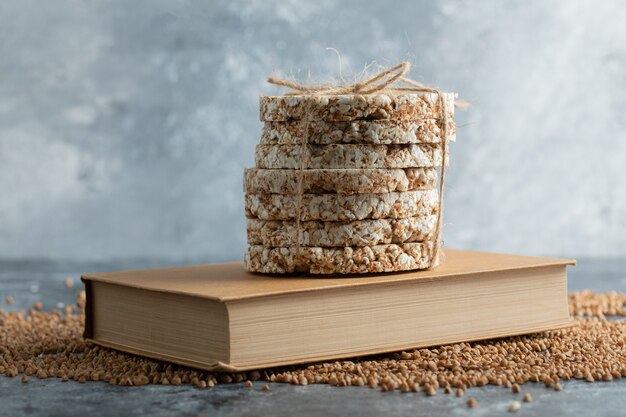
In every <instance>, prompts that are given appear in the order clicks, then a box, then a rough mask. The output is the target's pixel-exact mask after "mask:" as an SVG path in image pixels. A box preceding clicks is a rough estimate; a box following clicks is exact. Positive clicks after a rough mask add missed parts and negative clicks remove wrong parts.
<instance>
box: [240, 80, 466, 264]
mask: <svg viewBox="0 0 626 417" xmlns="http://www.w3.org/2000/svg"><path fill="white" fill-rule="evenodd" d="M441 94H442V97H441V99H442V100H445V101H446V103H445V108H446V109H447V112H448V118H447V119H448V126H447V129H446V131H447V136H448V137H447V140H454V137H455V125H454V122H453V120H452V117H453V111H454V110H453V109H454V97H455V95H454V94H453V93H441ZM442 100H440V98H439V93H413V92H398V93H395V94H390V93H388V92H385V93H376V94H369V95H297V96H262V97H261V98H260V113H261V120H262V121H264V122H265V126H264V128H263V131H262V134H261V142H260V144H259V145H257V148H256V158H255V160H256V167H255V168H250V169H246V170H245V173H244V189H245V209H246V216H247V217H248V220H247V222H248V224H247V231H248V244H249V246H248V250H247V252H246V255H245V262H244V263H245V268H246V269H247V270H248V271H252V272H262V273H277V274H283V273H293V272H306V273H311V274H353V273H370V272H392V271H406V270H413V269H426V268H429V267H431V266H434V265H433V264H432V263H433V250H434V247H435V232H436V226H437V213H438V207H439V195H438V183H437V181H438V167H440V166H441V163H442V140H444V138H442V131H443V129H442V127H443V126H442V123H443V113H442V111H443V109H442V108H443V107H444V106H442ZM305 129H306V132H305ZM298 216H299V217H300V221H299V222H298V221H297V218H298Z"/></svg>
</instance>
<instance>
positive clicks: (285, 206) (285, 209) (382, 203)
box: [245, 189, 439, 221]
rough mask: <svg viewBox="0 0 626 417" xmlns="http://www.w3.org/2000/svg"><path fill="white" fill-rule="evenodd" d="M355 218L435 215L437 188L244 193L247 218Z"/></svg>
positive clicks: (345, 219)
mask: <svg viewBox="0 0 626 417" xmlns="http://www.w3.org/2000/svg"><path fill="white" fill-rule="evenodd" d="M298 204H300V220H303V221H310V220H322V221H354V220H363V219H385V218H388V219H403V218H407V217H416V216H426V215H431V214H435V213H436V212H437V207H438V204H439V195H438V192H437V190H435V189H431V190H420V191H404V192H391V193H380V194H353V195H345V194H303V195H302V198H301V199H300V200H299V199H298V197H297V196H294V195H285V194H265V193H263V194H246V195H245V210H246V216H247V217H249V218H258V219H261V220H292V219H295V218H296V215H297V213H298Z"/></svg>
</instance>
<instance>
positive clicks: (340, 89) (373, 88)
mask: <svg viewBox="0 0 626 417" xmlns="http://www.w3.org/2000/svg"><path fill="white" fill-rule="evenodd" d="M410 69H411V64H410V63H409V62H403V63H401V64H398V65H396V66H395V67H393V68H390V69H388V70H384V71H381V72H379V73H378V74H376V75H374V76H372V77H370V78H368V79H366V80H363V81H357V82H355V83H353V84H349V85H346V86H337V85H328V84H326V85H324V84H320V85H304V84H298V83H296V82H294V81H291V80H287V79H283V78H276V77H268V78H267V82H268V83H270V84H273V85H277V86H280V87H287V88H289V89H291V90H292V91H289V92H287V93H285V94H284V95H286V96H293V95H341V94H373V93H379V92H389V93H394V92H402V91H406V92H429V93H437V94H438V103H439V106H440V110H441V112H442V114H443V115H442V118H441V121H442V127H441V136H442V137H441V168H440V172H439V201H438V204H437V206H438V207H437V222H436V225H435V233H434V244H433V249H432V254H431V255H432V257H431V268H433V267H435V266H437V265H438V264H439V261H440V258H441V257H442V253H441V252H442V251H441V229H442V220H443V192H444V187H445V175H446V158H447V156H448V123H449V116H448V110H449V109H448V101H447V100H445V99H444V97H443V92H442V91H441V90H439V89H437V88H433V87H429V86H426V85H424V84H422V83H419V82H417V81H415V80H411V79H410V78H407V77H405V75H406V74H407V73H408V72H409V70H410ZM398 81H399V82H402V83H404V84H405V85H406V86H395V85H394V84H395V83H396V82H398ZM455 106H456V107H459V108H466V107H467V106H468V103H467V102H456V103H455ZM310 122H311V112H309V111H307V112H306V114H305V117H303V118H302V119H301V121H300V125H301V128H302V136H301V138H302V139H301V141H300V167H299V168H300V169H299V172H298V182H297V194H296V233H295V234H296V256H295V258H296V260H297V262H299V258H300V252H301V246H302V243H301V234H302V233H301V222H302V200H303V195H304V171H305V169H306V165H307V164H306V159H307V158H306V153H307V151H308V142H309V124H310Z"/></svg>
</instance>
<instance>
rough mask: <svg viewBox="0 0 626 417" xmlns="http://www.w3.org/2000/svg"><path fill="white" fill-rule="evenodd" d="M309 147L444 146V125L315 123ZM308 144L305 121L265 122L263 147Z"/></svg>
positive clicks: (451, 131)
mask: <svg viewBox="0 0 626 417" xmlns="http://www.w3.org/2000/svg"><path fill="white" fill-rule="evenodd" d="M306 130H307V132H308V136H307V137H306V143H310V144H314V145H331V144H335V143H357V144H372V145H395V144H404V143H441V135H442V132H441V122H440V121H439V120H436V119H425V120H412V119H409V120H407V119H393V120H353V121H349V122H325V121H322V120H316V121H311V122H309V123H308V124H307V129H306ZM447 136H448V140H450V141H454V140H455V139H456V125H455V123H454V121H453V120H452V119H449V120H448V129H447ZM303 140H304V124H303V123H302V122H301V121H297V120H296V121H293V120H292V121H285V122H265V123H264V125H263V130H262V131H261V142H260V143H261V144H262V145H298V144H301V143H302V142H303Z"/></svg>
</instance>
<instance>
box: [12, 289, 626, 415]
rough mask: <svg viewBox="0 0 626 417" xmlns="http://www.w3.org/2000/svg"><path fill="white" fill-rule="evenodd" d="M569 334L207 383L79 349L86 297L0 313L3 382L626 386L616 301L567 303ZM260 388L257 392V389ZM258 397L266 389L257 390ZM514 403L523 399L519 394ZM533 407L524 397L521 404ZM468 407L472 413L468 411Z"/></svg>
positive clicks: (604, 297)
mask: <svg viewBox="0 0 626 417" xmlns="http://www.w3.org/2000/svg"><path fill="white" fill-rule="evenodd" d="M569 302H570V311H571V314H572V316H573V317H574V319H575V322H576V326H574V327H571V328H568V329H563V330H557V331H550V332H545V333H540V334H534V335H528V336H519V337H512V338H506V339H498V340H490V341H484V342H476V343H458V344H453V345H448V346H442V347H436V348H430V349H418V350H414V351H406V352H401V353H395V354H389V355H386V356H377V357H373V358H372V357H370V358H363V359H358V360H343V361H336V362H324V363H317V364H312V365H309V366H306V365H303V366H293V367H287V368H280V369H268V370H261V371H252V372H241V373H228V374H219V373H210V372H205V371H201V370H196V369H191V368H187V367H184V366H178V365H173V364H169V363H165V362H160V361H156V360H151V359H145V358H141V357H138V356H133V355H130V354H125V353H121V352H117V351H114V350H110V349H106V348H102V347H98V346H94V345H91V344H87V343H85V342H84V341H83V340H82V332H83V322H84V311H83V307H84V294H83V293H81V295H80V296H79V298H78V300H77V303H76V304H75V305H72V306H67V307H65V309H64V310H63V311H61V310H56V311H52V312H45V311H41V310H40V308H41V304H40V303H38V304H37V307H38V308H35V307H33V308H31V309H30V310H29V311H28V312H24V311H19V312H11V311H2V313H1V314H0V352H1V354H2V356H1V358H0V374H3V375H6V376H9V377H17V376H19V375H21V378H22V381H23V382H24V383H28V381H29V377H36V378H50V377H56V378H61V379H62V380H63V381H67V380H70V379H72V380H75V381H78V382H81V383H84V382H86V381H105V382H108V383H110V384H116V385H126V386H129V385H145V384H174V385H179V384H192V385H195V386H196V387H199V388H206V387H212V386H214V385H215V384H218V383H230V382H244V381H251V382H250V384H248V386H249V387H253V384H252V381H257V380H261V381H265V382H269V381H272V382H281V383H290V384H298V385H307V384H313V383H315V384H330V385H333V386H348V385H352V386H367V387H370V388H376V389H379V390H382V391H402V392H419V391H423V392H424V393H425V394H426V395H435V394H437V393H438V392H439V393H441V392H443V393H452V392H455V394H456V396H463V395H464V393H465V392H466V391H467V390H468V389H470V388H472V387H480V386H483V385H487V384H491V385H500V386H503V387H506V388H509V389H511V390H512V391H513V392H520V385H522V384H525V383H527V382H529V381H532V382H541V383H543V384H544V385H545V386H546V387H550V388H552V389H556V390H560V389H561V381H564V380H568V379H581V380H586V381H589V382H593V381H610V380H612V379H615V378H621V377H623V376H626V321H625V320H622V319H617V320H613V319H609V318H607V316H621V317H624V316H626V295H625V294H622V293H607V294H595V293H591V292H578V293H572V294H571V295H570V297H569ZM263 386H264V385H263ZM263 389H269V387H267V388H263ZM520 395H521V394H520ZM523 400H524V401H526V402H529V401H532V397H530V395H526V396H524V397H523ZM474 405H475V404H474Z"/></svg>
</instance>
